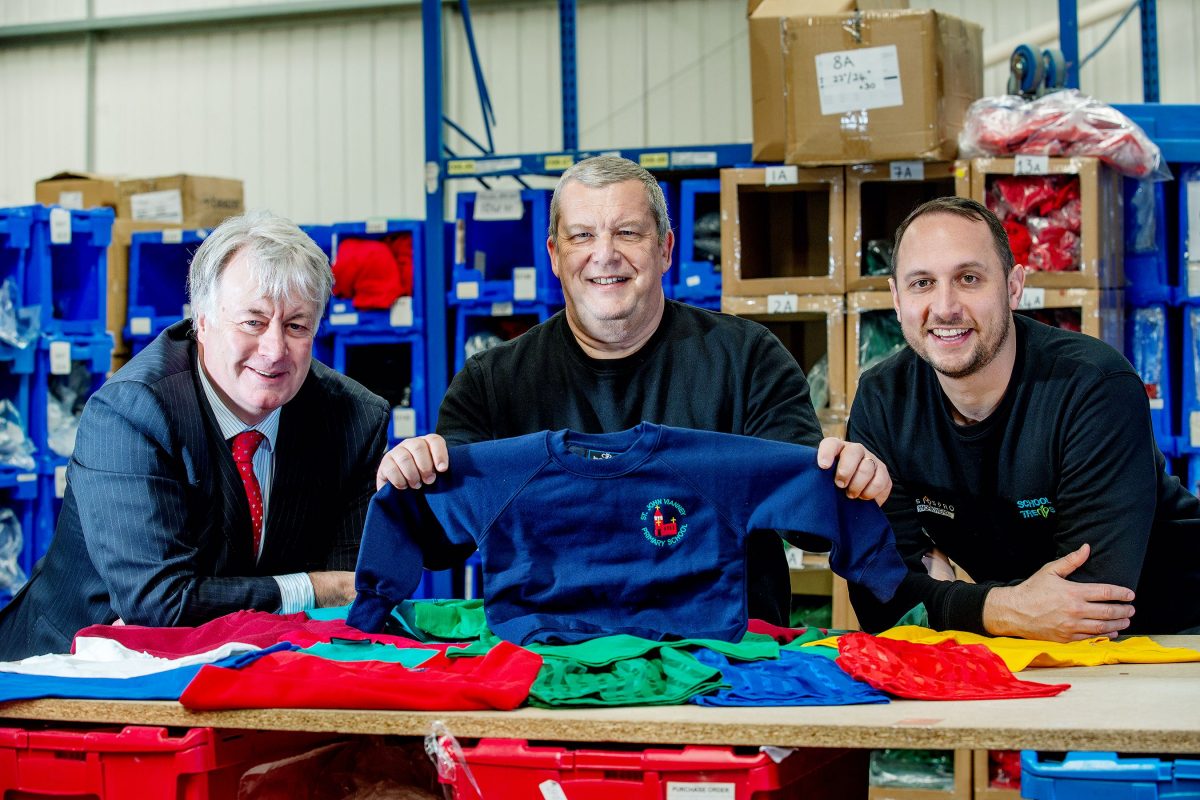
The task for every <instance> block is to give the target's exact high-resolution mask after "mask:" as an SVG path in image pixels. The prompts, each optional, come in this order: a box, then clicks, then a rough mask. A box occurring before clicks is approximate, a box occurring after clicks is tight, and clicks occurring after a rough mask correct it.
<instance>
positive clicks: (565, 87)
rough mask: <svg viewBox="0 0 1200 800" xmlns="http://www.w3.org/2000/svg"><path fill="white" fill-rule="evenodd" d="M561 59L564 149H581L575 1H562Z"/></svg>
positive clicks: (559, 34) (559, 38) (559, 25)
mask: <svg viewBox="0 0 1200 800" xmlns="http://www.w3.org/2000/svg"><path fill="white" fill-rule="evenodd" d="M558 41H559V47H558V49H559V60H560V62H561V64H562V67H561V68H560V71H561V72H562V75H561V77H560V80H561V81H562V146H563V150H577V149H578V148H579V81H578V73H577V71H576V68H577V63H578V60H577V58H576V50H575V0H558Z"/></svg>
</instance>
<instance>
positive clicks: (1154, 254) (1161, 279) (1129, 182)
mask: <svg viewBox="0 0 1200 800" xmlns="http://www.w3.org/2000/svg"><path fill="white" fill-rule="evenodd" d="M1164 185H1165V184H1163V183H1161V182H1159V183H1155V182H1153V181H1137V180H1133V179H1132V178H1125V179H1124V181H1123V188H1124V195H1125V290H1126V295H1127V296H1128V298H1129V302H1130V303H1131V304H1133V305H1139V306H1144V305H1149V304H1150V303H1170V302H1171V301H1172V300H1173V299H1174V296H1175V293H1176V287H1175V280H1174V278H1175V276H1174V275H1173V274H1172V270H1171V268H1170V257H1169V255H1168V251H1167V217H1166V191H1165V189H1164V188H1163V187H1164Z"/></svg>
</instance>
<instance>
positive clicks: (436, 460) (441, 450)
mask: <svg viewBox="0 0 1200 800" xmlns="http://www.w3.org/2000/svg"><path fill="white" fill-rule="evenodd" d="M425 441H426V442H428V444H429V454H430V456H431V457H432V458H433V466H434V469H436V470H437V471H438V472H445V471H446V470H448V469H449V468H450V448H449V447H448V446H447V445H446V440H445V439H443V438H442V437H441V436H438V435H437V434H436V433H431V434H429V435H428V436H426V437H425Z"/></svg>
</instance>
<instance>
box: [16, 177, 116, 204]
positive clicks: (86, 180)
mask: <svg viewBox="0 0 1200 800" xmlns="http://www.w3.org/2000/svg"><path fill="white" fill-rule="evenodd" d="M119 184H120V178H117V177H114V176H111V175H98V174H96V173H94V172H59V173H57V174H54V175H51V176H50V177H49V178H43V179H42V180H40V181H38V182H37V183H36V184H34V187H33V195H34V200H35V201H36V202H38V203H41V204H42V205H47V206H62V207H63V208H71V209H85V208H99V207H101V206H107V207H108V208H111V209H113V210H114V211H116V208H117V201H118V200H119V198H120V190H119V189H118V185H119Z"/></svg>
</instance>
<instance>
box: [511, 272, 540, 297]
mask: <svg viewBox="0 0 1200 800" xmlns="http://www.w3.org/2000/svg"><path fill="white" fill-rule="evenodd" d="M536 298H537V269H535V268H534V267H513V300H534V299H536Z"/></svg>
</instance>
